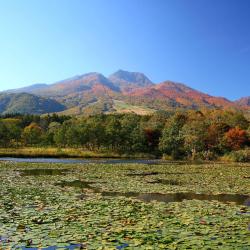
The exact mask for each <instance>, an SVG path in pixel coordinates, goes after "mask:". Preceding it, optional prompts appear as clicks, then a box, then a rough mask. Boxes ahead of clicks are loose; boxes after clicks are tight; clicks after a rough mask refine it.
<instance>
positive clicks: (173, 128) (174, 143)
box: [159, 113, 187, 159]
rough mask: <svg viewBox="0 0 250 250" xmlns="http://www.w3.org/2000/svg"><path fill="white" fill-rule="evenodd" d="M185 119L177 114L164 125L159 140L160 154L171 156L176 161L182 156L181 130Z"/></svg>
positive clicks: (182, 141)
mask: <svg viewBox="0 0 250 250" xmlns="http://www.w3.org/2000/svg"><path fill="white" fill-rule="evenodd" d="M186 120H187V117H186V116H185V115H184V114H180V113H177V114H175V115H174V116H173V117H171V118H170V119H169V121H168V122H167V123H166V125H165V127H164V129H163V131H162V137H161V138H160V143H159V149H160V150H161V152H162V153H166V154H168V155H171V156H172V158H173V159H178V158H180V157H181V156H182V155H183V153H184V152H183V146H184V145H183V144H184V137H183V134H182V133H181V129H182V127H183V126H184V124H185V122H186Z"/></svg>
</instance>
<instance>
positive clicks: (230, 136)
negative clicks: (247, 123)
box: [225, 127, 248, 150]
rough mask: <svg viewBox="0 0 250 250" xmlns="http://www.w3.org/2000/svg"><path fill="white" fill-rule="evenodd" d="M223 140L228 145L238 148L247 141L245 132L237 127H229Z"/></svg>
mask: <svg viewBox="0 0 250 250" xmlns="http://www.w3.org/2000/svg"><path fill="white" fill-rule="evenodd" d="M225 140H226V144H227V146H228V147H230V148H231V149H233V150H238V149H240V148H242V147H243V146H244V145H245V144H246V143H247V142H248V137H247V132H246V131H245V130H243V129H240V128H239V127H235V128H231V129H229V131H228V132H226V133H225Z"/></svg>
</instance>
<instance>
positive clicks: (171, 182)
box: [148, 179, 181, 186]
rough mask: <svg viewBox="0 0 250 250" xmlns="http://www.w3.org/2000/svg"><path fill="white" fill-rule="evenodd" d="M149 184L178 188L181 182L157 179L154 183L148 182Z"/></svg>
mask: <svg viewBox="0 0 250 250" xmlns="http://www.w3.org/2000/svg"><path fill="white" fill-rule="evenodd" d="M148 183H150V184H163V185H171V186H180V185H181V182H180V181H177V180H166V179H157V180H154V181H148Z"/></svg>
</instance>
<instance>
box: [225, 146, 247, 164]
mask: <svg viewBox="0 0 250 250" xmlns="http://www.w3.org/2000/svg"><path fill="white" fill-rule="evenodd" d="M221 160H223V161H230V162H250V148H247V149H242V150H238V151H232V152H230V153H228V154H226V155H224V156H223V157H222V158H221Z"/></svg>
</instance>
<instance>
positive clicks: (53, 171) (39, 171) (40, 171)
mask: <svg viewBox="0 0 250 250" xmlns="http://www.w3.org/2000/svg"><path fill="white" fill-rule="evenodd" d="M67 171H69V170H68V169H59V168H35V169H34V168H32V169H21V170H18V172H20V174H21V175H22V176H30V175H31V176H32V175H34V176H38V175H63V174H65V173H66V172H67Z"/></svg>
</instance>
